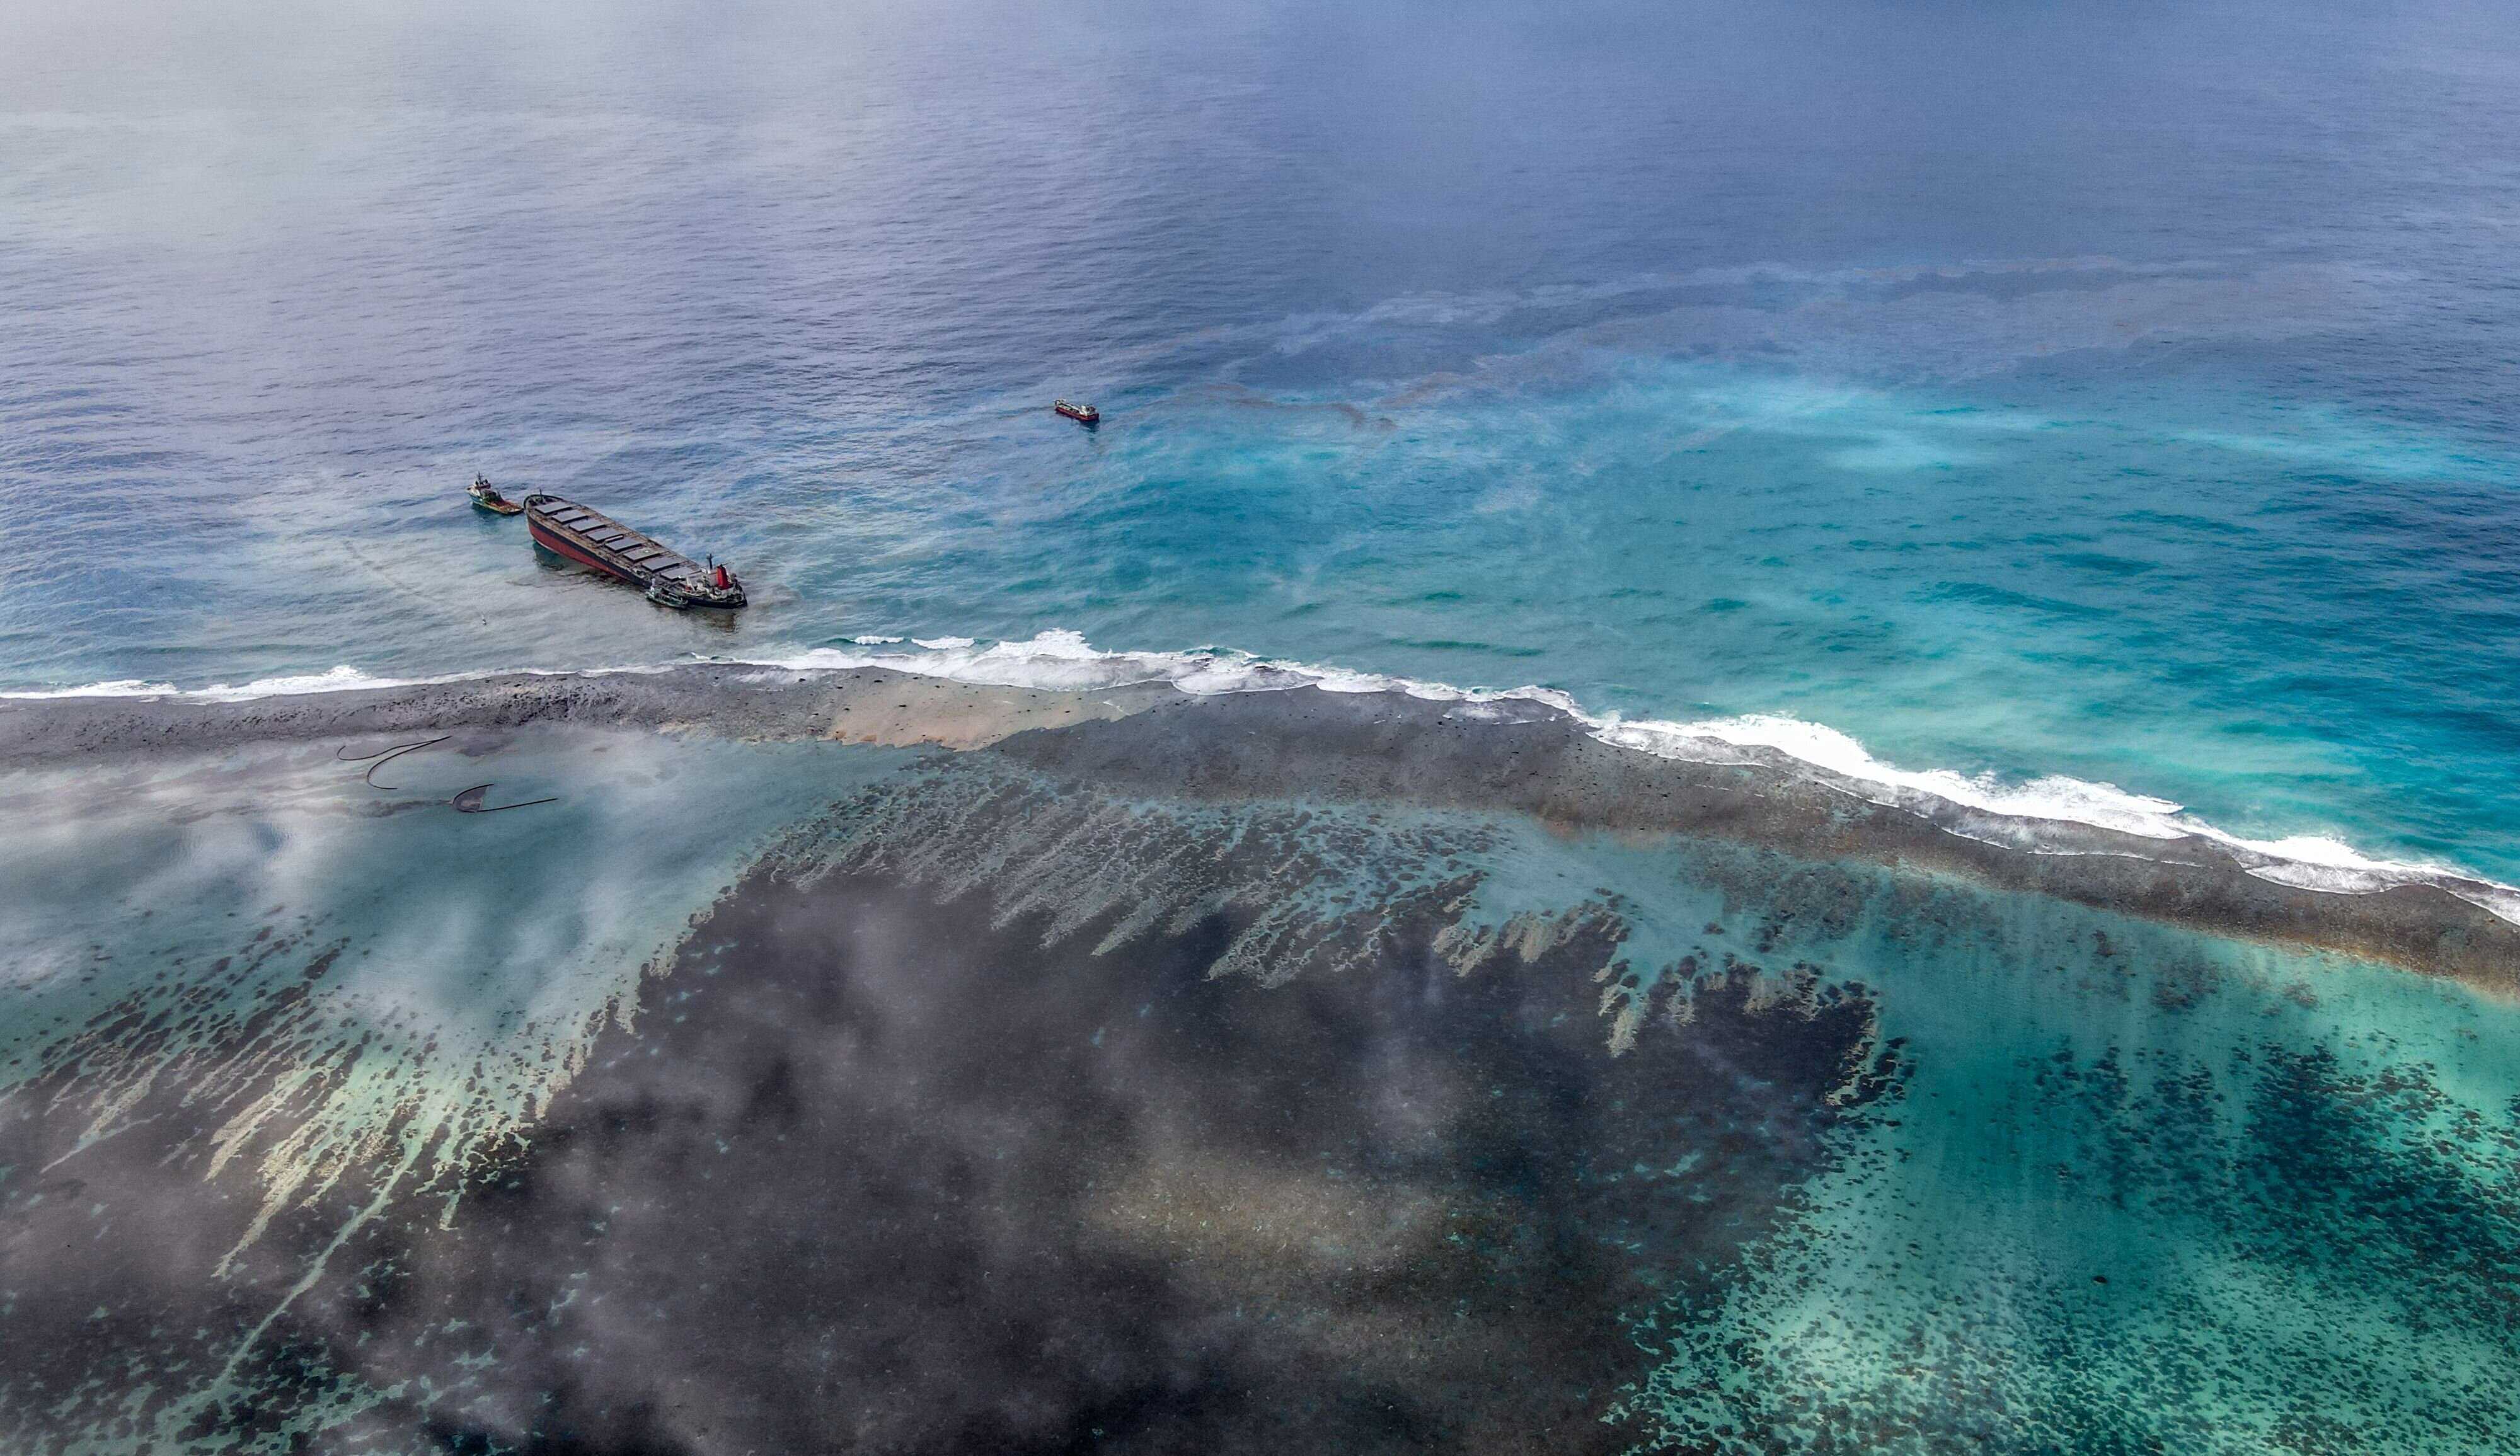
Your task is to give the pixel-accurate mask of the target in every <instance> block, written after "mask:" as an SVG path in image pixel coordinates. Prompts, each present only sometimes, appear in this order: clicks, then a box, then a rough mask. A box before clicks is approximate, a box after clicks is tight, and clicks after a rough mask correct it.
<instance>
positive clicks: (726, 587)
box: [525, 495, 744, 609]
mask: <svg viewBox="0 0 2520 1456" xmlns="http://www.w3.org/2000/svg"><path fill="white" fill-rule="evenodd" d="M525 529H526V530H527V531H528V532H531V533H532V535H533V538H534V545H536V546H538V547H541V548H542V549H543V550H544V551H547V552H551V553H552V554H553V555H556V556H560V557H562V558H563V559H566V560H570V561H575V562H576V563H577V564H579V565H580V566H590V567H593V568H594V569H595V570H597V571H601V572H603V573H604V574H605V575H606V576H612V577H618V578H620V579H621V580H623V581H625V582H628V583H629V584H630V585H632V586H634V587H637V588H639V589H640V590H641V591H643V592H646V593H647V594H648V599H649V600H650V601H652V602H655V603H656V604H658V605H659V606H670V607H674V608H676V609H680V608H683V607H688V606H716V607H738V606H742V605H743V602H744V596H743V582H742V579H740V578H739V577H737V576H736V575H735V573H733V572H731V571H729V570H727V569H726V568H725V567H724V566H722V565H714V564H713V565H710V566H706V567H703V566H701V565H700V564H699V563H698V562H697V561H694V560H693V559H692V558H691V557H689V556H685V555H681V554H679V553H677V552H671V551H667V550H666V549H665V548H664V547H663V546H662V545H660V544H659V543H657V542H655V541H654V540H652V539H651V538H649V537H646V536H643V535H641V534H640V533H638V532H636V531H633V530H631V529H630V528H629V527H628V526H625V525H623V524H621V523H620V522H619V521H616V520H614V519H613V518H612V517H610V516H608V515H606V514H604V513H603V512H602V511H599V510H590V509H588V508H587V507H583V506H580V505H578V504H577V503H576V502H574V501H563V500H562V499H561V498H560V497H558V496H546V495H531V496H527V497H525Z"/></svg>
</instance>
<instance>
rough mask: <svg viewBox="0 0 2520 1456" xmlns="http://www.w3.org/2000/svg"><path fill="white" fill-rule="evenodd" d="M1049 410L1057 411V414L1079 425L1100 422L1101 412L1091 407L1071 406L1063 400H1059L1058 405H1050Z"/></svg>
mask: <svg viewBox="0 0 2520 1456" xmlns="http://www.w3.org/2000/svg"><path fill="white" fill-rule="evenodd" d="M1051 408H1052V409H1054V410H1056V411H1057V412H1058V413H1059V414H1061V415H1064V416H1066V417H1067V418H1068V419H1073V420H1075V421H1076V422H1077V423H1079V424H1101V423H1102V411H1100V410H1098V409H1096V408H1094V407H1093V406H1092V405H1071V404H1069V403H1068V402H1067V401H1065V400H1060V401H1059V402H1058V403H1057V404H1055V405H1052V406H1051Z"/></svg>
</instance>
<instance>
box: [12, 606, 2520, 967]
mask: <svg viewBox="0 0 2520 1456" xmlns="http://www.w3.org/2000/svg"><path fill="white" fill-rule="evenodd" d="M914 649H915V650H914ZM697 660H704V661H711V662H718V663H728V664H735V665H741V666H758V667H761V668H765V669H776V670H781V671H793V672H840V671H848V670H852V669H858V668H881V669H885V670H888V671H893V672H900V673H908V674H912V675H915V676H920V677H927V678H940V679H945V680H948V681H952V682H957V683H967V684H978V685H987V686H1000V687H1020V688H1034V689H1041V690H1047V691H1059V692H1092V691H1099V690H1106V689H1112V688H1119V687H1128V686H1143V685H1148V684H1169V685H1170V686H1172V687H1174V688H1176V689H1178V690H1179V691H1182V692H1186V693H1190V694H1193V695H1209V694H1220V693H1238V692H1277V691H1284V690H1287V689H1291V688H1298V687H1315V688H1320V689H1321V690H1323V691H1326V692H1352V693H1375V692H1392V693H1403V694H1406V695H1408V696H1410V697H1414V698H1419V699H1424V700H1428V701H1435V702H1450V703H1461V704H1464V705H1478V704H1492V703H1508V702H1528V703H1533V704H1538V705H1541V706H1543V707H1546V708H1549V709H1553V710H1555V711H1557V712H1561V713H1564V714H1566V715H1568V716H1569V717H1571V718H1574V719H1575V720H1577V721H1578V722H1580V723H1582V724H1583V725H1585V727H1586V728H1588V729H1589V730H1590V731H1591V733H1592V735H1593V736H1594V737H1596V738H1598V739H1599V740H1600V741H1602V742H1604V743H1608V744H1611V745H1614V746H1616V747H1621V748H1627V749H1632V750H1634V751H1637V752H1640V753H1646V754H1651V755H1653V756H1655V757H1658V758H1666V759H1676V760H1682V761H1686V762H1690V763H1702V764H1739V765H1755V766H1759V767H1764V768H1769V769H1774V770H1781V771H1784V772H1791V773H1794V774H1796V775H1797V776H1800V777H1803V778H1807V779H1809V780H1812V781H1814V782H1818V783H1821V784H1823V785H1825V786H1827V787H1829V788H1832V789H1836V790H1838V791H1840V792H1843V793H1846V794H1849V795H1851V796H1853V797H1856V798H1860V799H1863V800H1865V801H1867V802H1869V803H1873V804H1879V805H1883V806H1886V807H1891V808H1897V809H1902V810H1906V811H1909V812H1911V813H1914V814H1916V815H1917V816H1920V817H1924V818H1927V819H1930V820H1933V821H1934V822H1936V823H1938V824H1939V825H1941V826H1942V827H1943V828H1945V829H1947V830H1949V831H1951V832H1954V833H1958V834H1964V835H1969V836H1970V837H1988V838H1996V839H1999V840H2000V841H2001V842H2004V843H2009V844H2014V845H2016V846H2018V847H2021V848H2024V849H2027V850H2030V851H2031V852H2033V853H2045V854H2082V853H2091V852H2092V851H2089V850H2086V849H2083V848H2080V847H2078V846H2077V845H2076V844H2075V842H2074V841H2073V839H2072V838H2071V837H2070V836H2057V835H2048V834H2043V833H2042V832H2041V830H2040V826H2042V825H2075V826H2088V827H2092V828H2098V829H2104V830H2110V831H2114V832H2116V833H2119V834H2126V835H2132V836H2135V837H2137V838H2140V839H2149V840H2156V841H2161V842H2164V843H2165V844H2167V843H2168V842H2170V841H2176V840H2182V839H2189V838H2201V839H2205V840H2210V841H2212V842H2213V843H2215V844H2218V845H2220V846H2222V847H2223V848H2224V849H2225V850H2227V851H2228V852H2229V853H2230V854H2232V855H2233V856H2234V857H2235V858H2237V859H2238V860H2240V861H2241V862H2242V864H2243V865H2244V866H2245V867H2246V868H2247V870H2248V872H2249V873H2250V874H2252V875H2255V876H2257V877H2259V878H2261V879H2264V880H2268V881H2270V882H2272V883H2275V884H2281V885H2288V886H2291V887H2293V888H2296V889H2303V890H2313V891H2318V892H2321V893H2325V894H2333V895H2376V894H2379V893H2381V892H2383V891H2386V890H2389V889H2392V888H2394V887H2397V886H2401V885H2416V884H2420V885H2431V886H2435V887H2437V888H2439V889H2441V890H2444V891H2446V892H2448V893H2449V894H2452V895H2454V896H2456V897H2458V898H2459V899H2461V900H2464V901H2466V902H2467V903H2469V904H2474V905H2476V906H2478V907H2479V908H2481V909H2484V910H2486V911H2488V912H2489V913H2491V914H2493V915H2495V916H2497V917H2498V918H2500V919H2502V920H2505V921H2509V922H2511V923H2512V924H2515V925H2520V887H2514V886H2510V885H2504V884H2501V883H2498V882H2496V881H2492V880H2486V879H2483V878H2480V877H2478V876H2475V875H2472V874H2469V873H2467V872H2465V871H2462V870H2460V869H2457V868H2455V867H2453V866H2450V865H2442V864H2425V863H2418V862H2413V861H2408V860H2382V859H2375V858H2373V857H2371V856H2368V855H2365V854H2363V852H2362V851H2360V850H2357V849H2355V848H2354V847H2353V846H2352V845H2349V844H2346V843H2344V842H2343V841H2341V840H2338V839H2333V838H2328V837H2325V836H2319V835H2297V836H2292V837H2287V838H2282V839H2251V838H2247V837H2245V836H2243V835H2238V834H2233V833H2231V832H2229V831H2228V830H2225V829H2222V828H2220V827H2217V826H2216V825H2214V824H2211V823H2208V822H2206V821H2205V820H2203V819H2200V818H2197V817H2195V816H2192V815H2190V814H2188V813H2187V812H2186V811H2185V809H2184V807H2183V806H2182V805H2180V804H2178V803H2175V802H2173V801H2171V800H2168V799H2162V798H2156V797H2153V796H2151V795H2147V794H2140V793H2134V792H2130V791H2128V790H2125V789H2122V788H2119V787H2118V786H2117V785H2115V784H2111V783H2094V782H2091V781H2089V780H2085V779H2079V778H2073V777H2068V776H2065V775H2061V774H2052V775H2048V776H2046V777H2041V778H2036V779H2032V780H2029V781H2027V782H2022V783H2006V782H2004V781H2003V780H2002V779H1999V778H1998V777H1996V776H1995V775H1994V774H1992V773H1981V774H1976V775H1969V774H1963V773H1961V772H1957V771H1955V770H1951V769H1925V770H1910V769H1900V768H1896V767H1894V766H1892V765H1889V764H1885V763H1883V762H1882V761H1880V760H1879V759H1877V758H1875V757H1873V756H1872V754H1871V753H1870V751H1869V750H1868V749H1866V748H1865V746H1864V745H1863V744H1862V743H1861V742H1860V741H1858V740H1857V739H1855V738H1854V737H1852V736H1850V735H1848V734H1846V733H1844V732H1841V731H1839V730H1838V729H1836V728H1830V727H1828V726H1827V725H1825V724H1818V723H1810V722H1806V721H1804V720H1802V719H1797V718H1791V717H1786V716H1782V715H1778V714H1765V713H1754V714H1746V715H1742V716H1738V717H1732V718H1715V719H1704V720H1700V721H1696V722H1691V723H1675V722H1669V721H1665V720H1659V719H1628V718H1625V717H1623V716H1621V715H1619V714H1616V713H1610V714H1597V713H1593V712H1591V711H1589V710H1587V709H1586V708H1585V707H1584V706H1583V705H1582V704H1581V703H1579V702H1577V701H1576V700H1575V699H1574V698H1573V697H1571V696H1570V695H1568V694H1566V693H1564V692H1561V691H1558V690H1557V689H1555V688H1551V687H1540V686H1530V685H1526V686H1521V687H1511V688H1503V689H1496V688H1483V687H1458V686H1454V685H1452V684H1445V683H1431V682H1426V681H1423V680H1420V679H1416V678H1406V677H1400V676H1396V675H1393V674H1388V673H1373V672H1364V671H1357V670H1353V669H1347V668H1338V667H1325V666H1321V665H1317V664H1312V663H1304V662H1292V661H1285V660H1282V659H1273V658H1263V657H1258V656H1254V655H1252V654H1250V653H1247V652H1239V651H1236V650H1233V649H1229V648H1222V647H1195V648H1191V649H1189V650H1185V651H1105V650H1103V649H1101V648H1098V647H1096V646H1094V645H1093V644H1092V643H1090V642H1088V641H1087V640H1085V638H1084V636H1083V635H1082V634H1081V633H1076V632H1071V631H1067V630H1064V629H1054V630H1051V631H1047V632H1043V633H1041V634H1039V635H1038V636H1036V637H1034V638H1032V639H1031V640H1026V641H997V642H986V643H983V642H979V641H976V640H972V639H969V638H963V637H936V638H922V639H916V640H913V641H911V642H910V643H908V644H907V645H904V644H903V643H902V642H901V640H900V639H897V638H876V637H861V638H857V639H854V640H852V641H851V643H850V645H849V646H847V647H828V646H827V647H813V648H807V649H803V650H800V651H797V652H792V653H787V654H785V655H778V656H764V657H710V658H705V659H697ZM673 666H674V665H673V664H656V665H649V666H631V667H610V668H594V669H582V670H550V669H527V670H514V669H510V670H493V671H480V672H466V673H450V674H443V675H439V676H434V677H423V678H381V677H373V676H370V675H369V674H367V673H364V672H361V671H360V670H358V669H356V668H353V667H347V666H341V667H336V668H333V669H332V670H331V671H329V672H323V673H313V674H303V675H297V676H289V677H276V678H262V679H256V680H254V681H252V682H249V683H246V684H236V685H231V684H212V685H210V686H207V687H198V688H179V687H176V686H174V685H172V684H162V683H146V682H139V681H122V682H112V683H99V684H91V685H87V686H81V687H65V688H47V689H34V690H19V691H9V692H0V699H7V698H16V699H58V698H80V697H88V698H93V697H127V698H161V699H163V698H173V699H184V700H193V701H202V702H243V701H248V700H250V699H254V698H266V697H286V696H295V695H302V694H309V693H322V692H346V691H356V690H360V689H369V688H385V687H409V686H420V685H427V684H444V683H462V682H477V681H481V680H484V679H489V678H498V677H514V676H532V677H597V676H609V675H615V674H639V673H662V672H669V671H671V670H672V668H673ZM1990 820H1992V821H1994V822H1992V823H1990V822H1989V821H1990Z"/></svg>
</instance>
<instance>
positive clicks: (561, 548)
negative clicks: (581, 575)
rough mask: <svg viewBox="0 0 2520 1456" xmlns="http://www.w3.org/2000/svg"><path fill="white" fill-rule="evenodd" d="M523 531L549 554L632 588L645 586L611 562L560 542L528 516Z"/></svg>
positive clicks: (557, 537) (556, 536) (554, 535)
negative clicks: (598, 572) (562, 557)
mask: <svg viewBox="0 0 2520 1456" xmlns="http://www.w3.org/2000/svg"><path fill="white" fill-rule="evenodd" d="M525 529H526V532H527V533H528V534H529V535H531V536H532V537H533V538H534V541H535V543H536V544H537V545H539V546H541V547H542V548H543V550H545V551H548V552H551V553H552V554H554V555H557V556H566V557H568V558H569V559H570V560H572V561H575V562H577V563H578V564H580V565H583V566H592V567H594V568H595V569H596V570H598V571H601V572H603V573H604V574H605V575H606V576H609V577H615V578H618V579H619V580H621V581H625V582H628V583H629V584H630V585H632V586H634V587H637V586H643V585H645V583H643V582H641V581H640V580H639V579H638V578H637V577H635V576H632V575H631V574H630V573H629V572H627V571H624V570H622V569H621V568H620V567H618V566H615V565H613V564H612V563H611V562H609V561H607V560H604V559H602V558H601V557H598V556H593V555H590V554H588V553H587V552H585V551H584V550H582V549H580V548H578V547H576V546H572V545H570V544H569V543H568V542H566V541H563V540H562V539H561V538H560V537H559V536H558V535H556V534H554V533H553V532H551V531H547V530H545V529H544V528H543V524H542V522H540V521H537V520H534V519H532V518H531V517H530V516H528V517H527V518H526V522H525Z"/></svg>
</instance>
